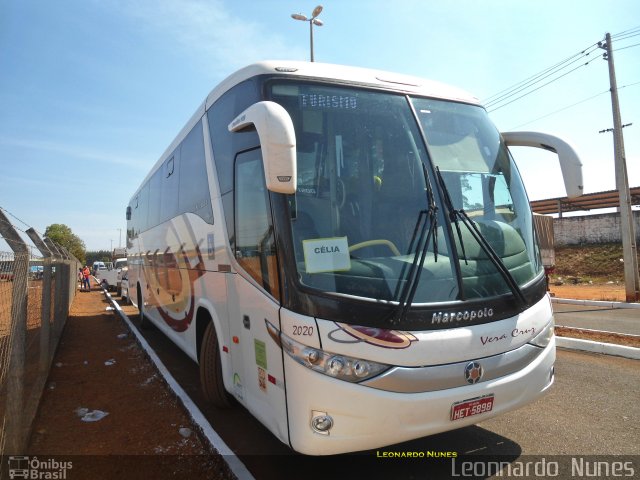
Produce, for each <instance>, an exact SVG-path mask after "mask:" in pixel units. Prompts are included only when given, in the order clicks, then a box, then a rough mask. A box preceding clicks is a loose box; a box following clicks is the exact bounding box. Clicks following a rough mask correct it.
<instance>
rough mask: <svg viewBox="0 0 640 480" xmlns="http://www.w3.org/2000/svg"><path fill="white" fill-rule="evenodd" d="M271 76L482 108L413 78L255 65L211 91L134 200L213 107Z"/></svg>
mask: <svg viewBox="0 0 640 480" xmlns="http://www.w3.org/2000/svg"><path fill="white" fill-rule="evenodd" d="M268 74H277V75H282V76H283V77H286V76H291V77H293V78H300V79H305V80H317V81H329V82H338V83H341V84H345V85H355V86H362V87H369V88H379V89H384V90H387V91H395V92H401V93H407V94H411V95H420V96H425V97H433V98H440V99H443V100H452V101H456V102H464V103H470V104H475V105H479V104H480V102H479V100H478V98H476V97H474V96H473V95H471V94H470V93H468V92H466V91H464V90H462V89H459V88H457V87H453V86H451V85H447V84H445V83H440V82H436V81H433V80H428V79H425V78H421V77H412V76H409V75H403V74H400V73H394V72H388V71H384V70H375V69H369V68H362V67H351V66H346V65H336V64H330V63H320V62H302V61H292V60H265V61H262V62H257V63H253V64H251V65H247V66H246V67H244V68H241V69H240V70H237V71H235V72H234V73H232V74H231V75H229V76H228V77H227V78H225V79H224V80H222V81H221V82H220V83H219V84H218V85H217V86H216V87H214V89H213V90H211V92H210V93H209V95H208V96H207V98H206V99H205V101H204V102H202V104H200V106H199V107H198V109H197V110H196V111H195V112H194V114H193V115H192V116H191V118H190V119H189V121H188V122H187V123H186V125H185V126H184V127H183V128H182V130H180V132H179V133H178V135H177V136H176V137H175V139H174V140H173V142H171V144H170V145H169V146H168V147H167V148H166V149H165V151H164V152H163V154H162V156H161V157H160V158H159V159H158V160H157V162H156V163H155V164H154V166H153V168H152V169H151V170H150V171H149V173H148V174H147V176H146V178H145V179H144V181H143V182H142V183H141V184H140V186H139V187H138V189H137V190H136V192H135V193H134V194H133V196H132V199H133V198H135V196H136V195H137V194H138V192H139V191H140V188H141V187H142V185H144V184H145V182H146V181H147V180H148V179H149V178H151V176H152V175H153V174H154V173H155V171H156V170H157V169H158V168H160V166H161V165H162V164H163V162H164V161H165V160H166V159H167V158H168V156H169V155H171V153H172V152H173V151H174V150H175V148H176V147H177V146H178V145H179V144H180V142H181V141H182V140H183V139H184V138H185V137H186V136H187V134H188V133H189V132H190V131H191V129H192V128H193V126H194V125H195V124H196V123H197V122H198V121H199V120H200V119H201V118H202V117H203V116H204V114H205V113H206V111H207V110H208V109H209V107H210V106H211V105H213V103H214V102H215V101H216V100H218V98H220V97H221V96H222V95H223V94H224V93H225V92H226V91H228V90H230V89H231V88H232V87H234V86H235V85H237V84H239V83H241V82H243V81H245V80H247V79H249V78H253V77H256V76H259V75H268ZM238 113H240V112H238ZM231 120H232V119H229V121H231Z"/></svg>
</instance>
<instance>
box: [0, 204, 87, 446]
mask: <svg viewBox="0 0 640 480" xmlns="http://www.w3.org/2000/svg"><path fill="white" fill-rule="evenodd" d="M13 218H15V217H13ZM16 220H17V219H16ZM20 222H21V221H20ZM16 223H18V222H12V221H11V220H10V219H9V218H8V217H7V215H5V210H4V209H2V208H1V207H0V427H1V428H0V457H1V456H2V455H16V454H21V453H22V452H24V451H25V450H26V445H27V441H28V439H29V434H30V431H31V424H32V422H33V419H34V417H35V414H36V411H37V408H38V404H39V402H40V397H41V395H42V392H43V390H44V386H45V383H46V380H47V377H48V374H49V368H50V367H51V361H52V359H53V354H54V352H55V349H56V347H57V345H58V341H59V339H60V335H61V333H62V328H63V327H64V324H65V322H66V320H67V315H68V313H69V308H70V306H71V301H72V300H73V297H74V295H75V292H76V274H75V272H77V271H78V268H79V265H80V264H79V262H78V260H77V259H76V258H74V257H73V256H72V255H70V254H69V253H68V252H67V251H66V250H65V249H64V248H63V247H61V246H60V245H57V244H55V243H54V242H52V241H51V240H50V239H47V238H45V239H44V241H43V240H42V239H41V237H40V235H38V233H37V232H36V231H35V230H34V229H33V228H28V229H23V228H20V227H18V226H16V225H15V224H16ZM25 228H26V227H25Z"/></svg>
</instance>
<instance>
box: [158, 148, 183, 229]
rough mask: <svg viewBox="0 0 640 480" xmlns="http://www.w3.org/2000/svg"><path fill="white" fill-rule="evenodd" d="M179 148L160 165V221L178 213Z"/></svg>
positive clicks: (164, 220)
mask: <svg viewBox="0 0 640 480" xmlns="http://www.w3.org/2000/svg"><path fill="white" fill-rule="evenodd" d="M179 165H180V149H179V148H176V150H175V152H173V155H171V157H169V159H168V160H166V161H165V162H164V165H163V167H162V194H161V195H160V203H161V206H160V222H158V223H162V222H166V221H167V220H170V219H172V218H173V217H175V216H176V215H178V213H179V211H178V202H177V200H178V187H179V186H180V169H179V168H178V166H179Z"/></svg>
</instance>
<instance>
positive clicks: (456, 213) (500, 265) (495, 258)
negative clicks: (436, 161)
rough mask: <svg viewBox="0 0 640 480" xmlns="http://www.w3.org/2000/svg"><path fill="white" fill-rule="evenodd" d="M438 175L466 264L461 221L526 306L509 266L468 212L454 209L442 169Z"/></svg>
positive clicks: (438, 171)
mask: <svg viewBox="0 0 640 480" xmlns="http://www.w3.org/2000/svg"><path fill="white" fill-rule="evenodd" d="M436 175H437V176H438V185H439V186H440V190H441V191H442V193H443V197H444V201H445V204H446V206H447V210H449V218H450V219H451V221H453V222H454V223H455V226H456V230H457V233H458V239H459V240H460V247H461V248H462V255H463V257H464V261H465V263H467V264H468V262H467V258H466V253H465V250H464V242H463V240H462V233H461V231H460V226H459V224H458V220H461V221H462V223H464V225H465V226H466V227H467V228H468V229H469V232H470V233H471V235H472V236H473V238H474V239H475V240H476V242H478V244H479V245H480V247H481V248H482V250H483V251H484V253H485V254H486V255H487V257H488V258H489V260H491V263H493V264H494V266H495V267H496V269H497V270H498V273H500V275H501V276H502V278H503V279H504V281H505V282H506V284H507V286H508V287H509V289H510V290H511V292H513V294H514V295H515V296H516V298H517V299H518V300H519V301H520V302H521V303H522V304H526V303H527V299H526V298H525V296H524V293H522V289H521V288H520V286H519V285H518V282H516V280H515V278H513V275H511V272H510V271H509V269H508V268H507V266H506V265H505V264H504V262H503V261H502V259H501V258H500V256H499V255H498V254H497V253H496V251H495V250H494V249H493V247H492V246H491V244H490V243H489V242H488V241H487V239H486V238H485V237H484V235H483V234H482V232H481V231H480V229H479V228H478V227H477V225H476V224H475V222H474V221H473V220H471V218H469V216H468V215H467V212H465V211H464V209H462V208H460V209H455V208H454V206H453V202H452V201H451V196H450V195H449V190H448V189H447V186H446V184H445V183H444V179H443V178H442V174H441V173H440V168H438V167H436Z"/></svg>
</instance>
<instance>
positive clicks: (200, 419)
mask: <svg viewBox="0 0 640 480" xmlns="http://www.w3.org/2000/svg"><path fill="white" fill-rule="evenodd" d="M103 291H104V294H105V295H106V297H107V299H108V300H109V302H111V305H112V306H113V308H114V309H115V310H116V311H117V312H118V315H120V318H122V320H124V322H125V323H126V324H127V326H128V327H129V330H131V332H132V333H133V334H134V335H135V336H136V340H137V341H138V343H139V344H140V346H141V347H142V348H143V349H144V351H145V352H146V353H147V355H148V356H149V358H150V359H151V361H152V362H153V363H154V364H155V366H156V368H157V369H158V371H159V372H160V374H161V375H162V376H163V378H164V380H165V381H166V382H167V385H169V388H171V390H173V393H175V395H176V397H178V399H179V400H180V402H182V405H183V406H184V408H186V409H187V412H189V416H190V417H191V420H193V422H194V423H195V424H196V425H198V427H199V428H200V430H201V431H202V433H203V434H204V436H205V437H206V438H207V440H208V441H209V443H210V444H211V445H212V446H213V448H215V449H216V450H217V451H218V453H220V455H222V458H223V459H224V461H225V462H226V463H227V465H229V468H230V469H231V471H232V472H233V474H234V475H235V476H236V478H238V480H255V478H254V476H253V475H251V472H249V470H248V469H247V467H245V465H244V463H242V462H241V461H240V459H239V458H238V457H237V456H236V454H235V453H233V450H231V449H230V448H229V446H228V445H227V444H226V443H225V442H224V440H222V438H221V437H220V435H218V433H217V432H216V431H215V430H214V429H213V427H212V426H211V424H210V423H209V421H208V420H207V419H206V418H205V416H204V415H203V414H202V412H201V411H200V409H199V408H198V407H197V406H196V404H195V403H193V400H191V398H190V397H189V395H187V392H185V391H184V390H183V388H182V387H181V386H180V384H178V382H176V380H175V379H174V378H173V375H171V373H169V370H168V369H167V367H165V366H164V364H163V363H162V360H160V357H158V355H157V354H156V352H155V351H154V350H153V349H152V348H151V346H150V345H149V343H148V342H147V340H146V339H145V338H144V337H143V336H142V334H140V332H139V331H138V329H137V328H135V327H134V325H133V323H131V320H129V317H127V315H126V314H125V313H124V312H123V311H122V308H120V305H119V304H118V302H116V301H115V300H114V299H113V298H112V297H111V294H110V293H109V292H107V291H106V290H104V289H103Z"/></svg>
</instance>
